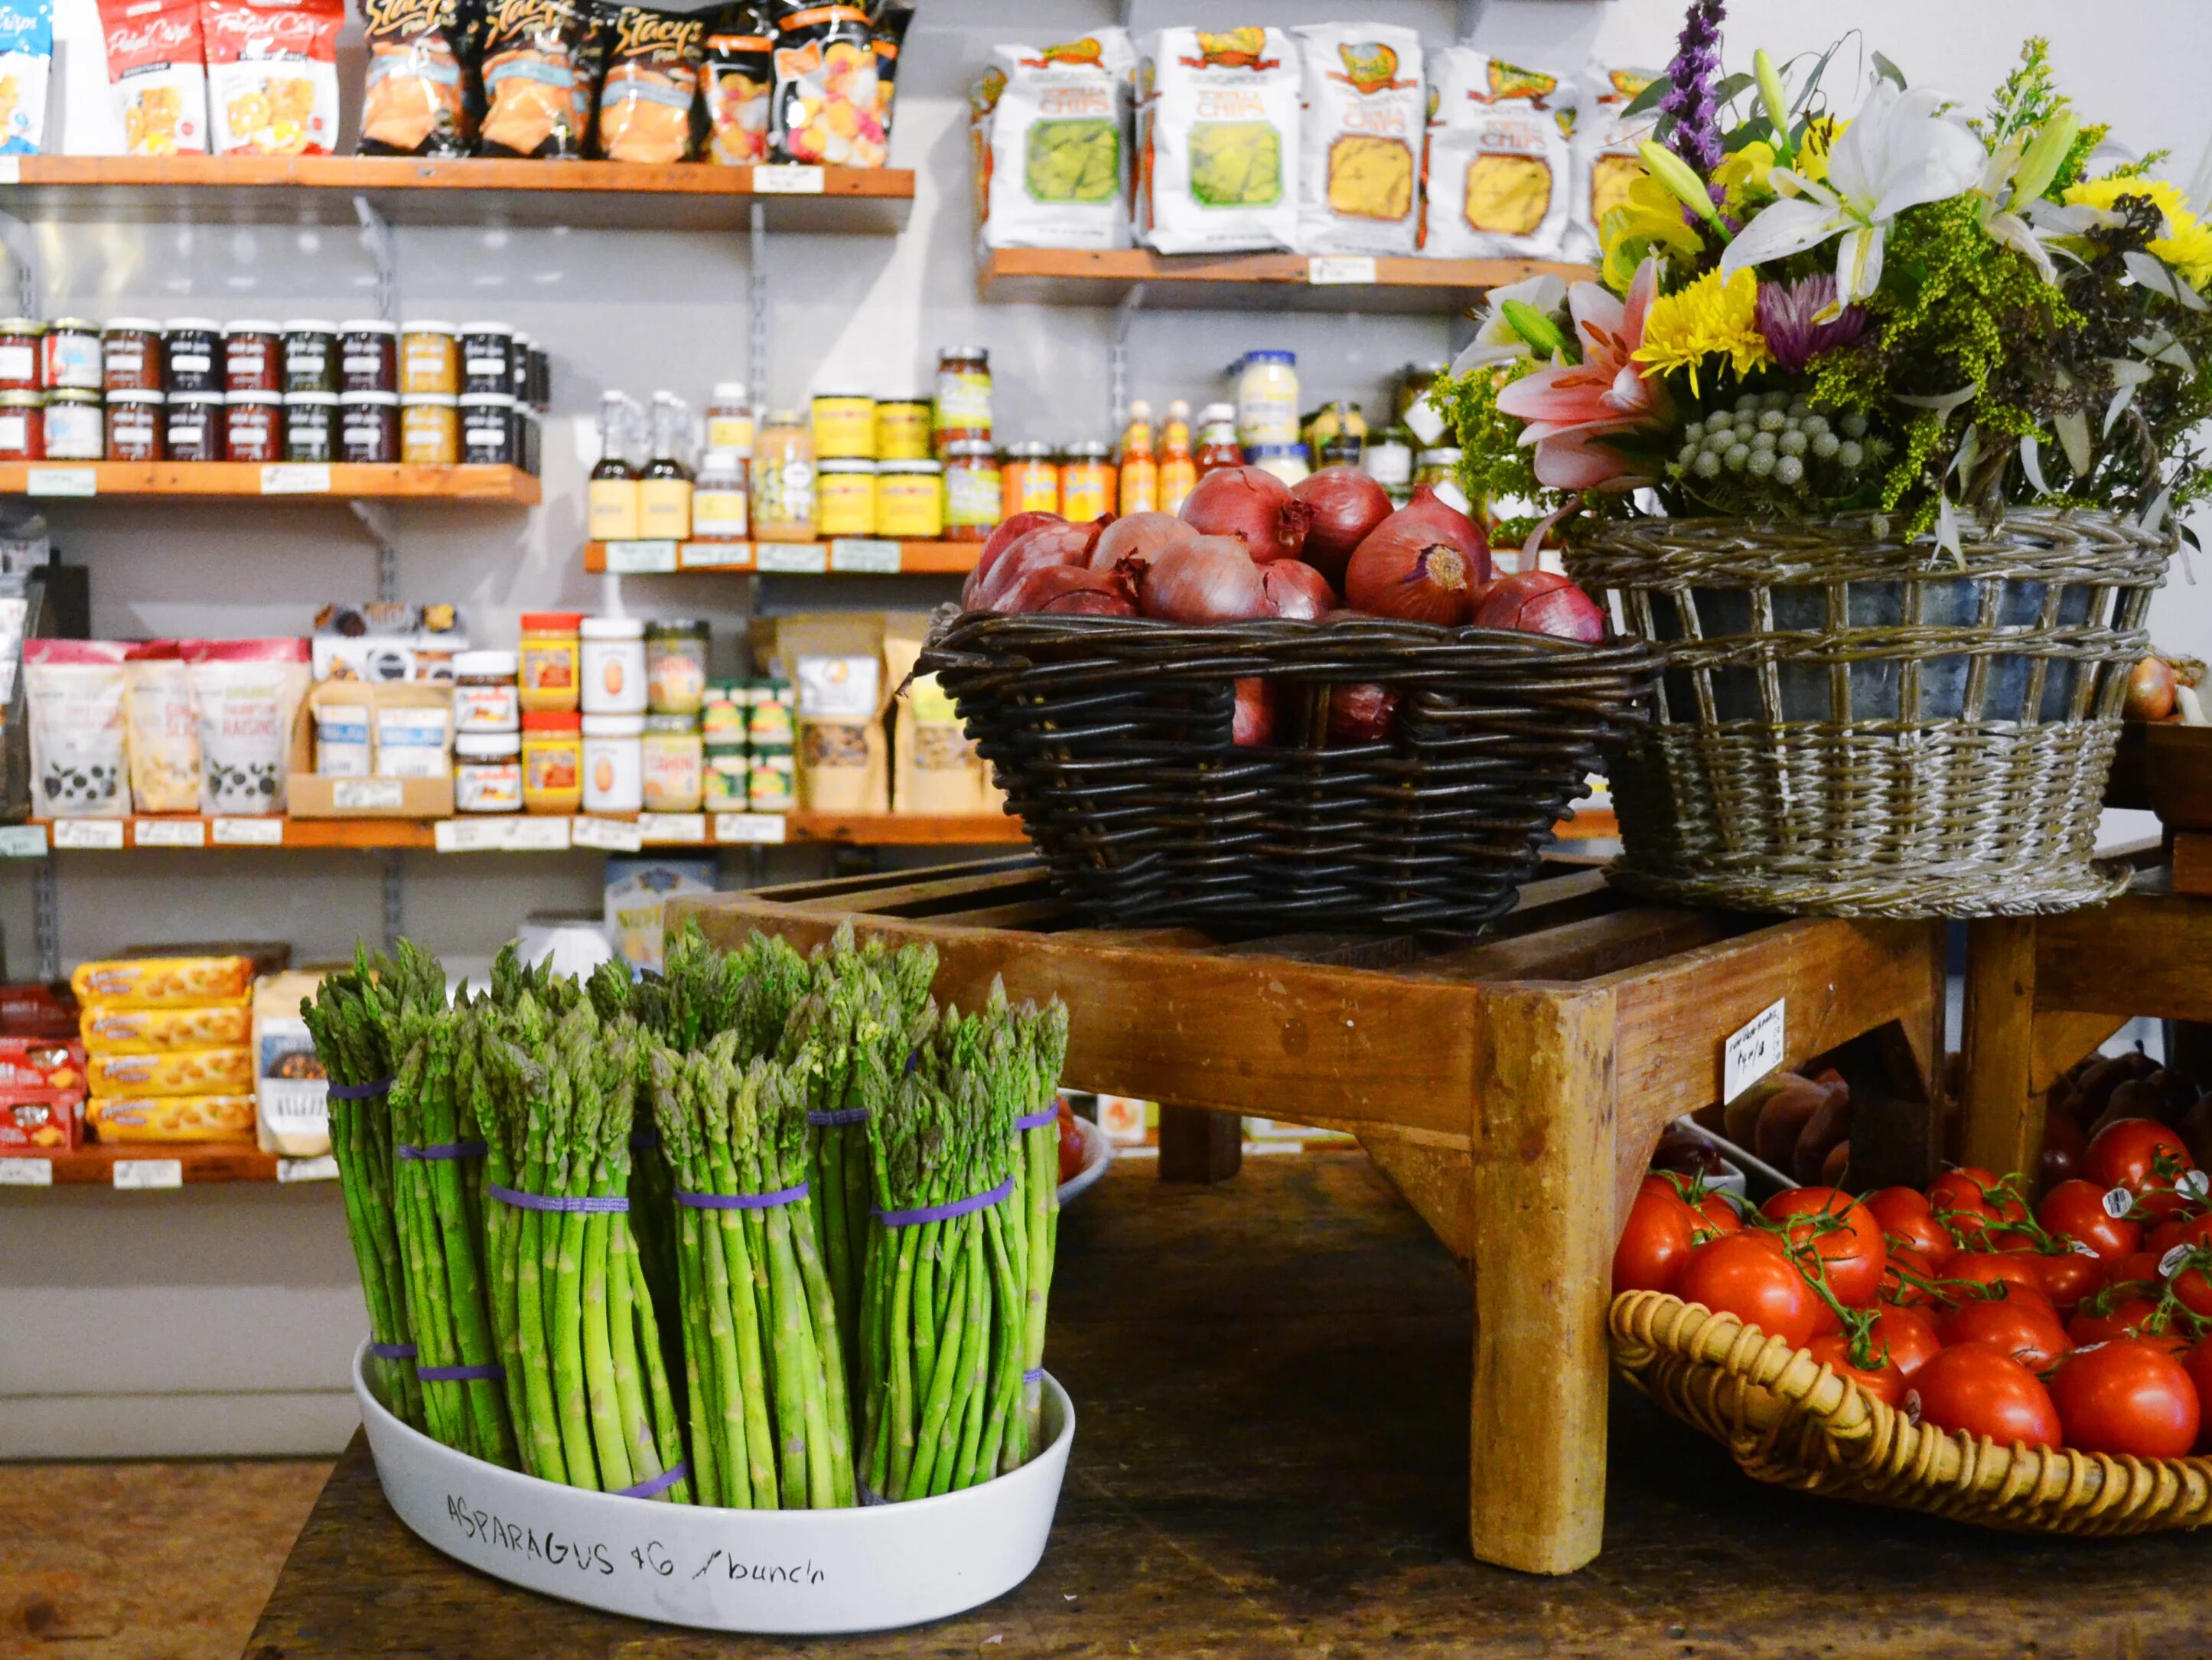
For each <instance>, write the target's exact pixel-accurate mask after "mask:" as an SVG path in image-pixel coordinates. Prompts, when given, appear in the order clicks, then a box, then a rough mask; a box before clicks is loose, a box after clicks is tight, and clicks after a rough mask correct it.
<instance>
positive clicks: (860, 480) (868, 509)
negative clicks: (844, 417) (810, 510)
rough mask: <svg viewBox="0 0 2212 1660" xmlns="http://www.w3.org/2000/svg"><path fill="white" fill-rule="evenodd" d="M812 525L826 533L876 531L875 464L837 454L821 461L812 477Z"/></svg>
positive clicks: (863, 533)
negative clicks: (819, 467)
mask: <svg viewBox="0 0 2212 1660" xmlns="http://www.w3.org/2000/svg"><path fill="white" fill-rule="evenodd" d="M814 489H815V502H814V528H815V531H816V532H817V534H819V535H822V536H823V537H830V536H873V535H874V534H875V533H876V464H875V463H874V462H872V461H861V460H855V459H853V458H851V457H849V456H841V457H839V458H837V459H834V460H824V461H823V463H822V464H821V471H820V472H819V474H818V475H817V477H816V479H815V485H814Z"/></svg>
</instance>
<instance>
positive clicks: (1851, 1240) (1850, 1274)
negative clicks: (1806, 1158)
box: [1759, 1188, 1889, 1308]
mask: <svg viewBox="0 0 2212 1660" xmlns="http://www.w3.org/2000/svg"><path fill="white" fill-rule="evenodd" d="M1759 1214H1760V1215H1762V1216H1765V1217H1766V1218H1767V1219H1769V1220H1771V1221H1776V1222H1781V1223H1784V1224H1785V1225H1786V1227H1785V1231H1786V1232H1787V1234H1788V1237H1789V1239H1790V1243H1791V1244H1793V1245H1799V1244H1804V1243H1810V1244H1811V1245H1812V1247H1813V1249H1814V1251H1816V1252H1817V1253H1818V1254H1819V1256H1820V1264H1821V1268H1822V1269H1823V1271H1824V1272H1825V1273H1826V1275H1827V1280H1828V1289H1829V1290H1830V1291H1831V1292H1833V1293H1834V1294H1835V1298H1836V1300H1837V1301H1838V1302H1839V1303H1841V1304H1844V1306H1845V1307H1847V1308H1863V1307H1865V1306H1866V1305H1867V1304H1869V1303H1871V1302H1873V1301H1874V1299H1875V1293H1876V1292H1880V1291H1881V1271H1882V1269H1883V1268H1885V1267H1886V1266H1887V1264H1888V1262H1889V1247H1888V1245H1887V1244H1886V1243H1884V1242H1883V1240H1882V1237H1881V1223H1879V1222H1877V1221H1875V1218H1874V1213H1873V1212H1871V1211H1869V1209H1868V1208H1867V1207H1865V1206H1864V1205H1862V1204H1861V1203H1859V1201H1857V1200H1856V1199H1854V1198H1852V1197H1851V1196H1850V1195H1849V1194H1847V1193H1844V1192H1842V1191H1840V1190H1838V1189H1835V1188H1792V1189H1790V1190H1789V1191H1788V1192H1786V1193H1778V1194H1776V1195H1774V1197H1773V1198H1771V1199H1770V1200H1768V1201H1766V1202H1765V1204H1764V1205H1761V1206H1760V1207H1759Z"/></svg>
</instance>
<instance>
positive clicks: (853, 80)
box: [770, 0, 889, 167]
mask: <svg viewBox="0 0 2212 1660" xmlns="http://www.w3.org/2000/svg"><path fill="white" fill-rule="evenodd" d="M770 7H771V10H772V11H773V14H774V15H775V104H774V106H773V112H772V122H771V136H772V138H773V142H774V143H775V152H776V154H777V155H778V156H779V157H781V159H782V160H784V161H800V162H809V163H812V164H814V165H817V166H821V165H827V166H829V167H881V166H883V164H884V156H885V155H887V154H888V150H889V147H888V145H887V144H886V143H885V142H884V129H883V125H882V123H881V122H879V121H878V119H876V37H875V32H874V31H873V30H872V29H871V28H870V27H868V14H867V13H866V11H864V10H862V9H860V7H858V6H824V5H818V4H817V3H815V0H770Z"/></svg>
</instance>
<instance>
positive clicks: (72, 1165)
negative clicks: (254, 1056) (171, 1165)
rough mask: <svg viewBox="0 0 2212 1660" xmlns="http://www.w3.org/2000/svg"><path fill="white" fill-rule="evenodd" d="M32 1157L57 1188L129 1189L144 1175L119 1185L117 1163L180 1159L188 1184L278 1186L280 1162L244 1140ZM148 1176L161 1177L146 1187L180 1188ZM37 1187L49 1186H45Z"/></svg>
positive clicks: (83, 1150) (135, 1145)
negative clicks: (39, 1161)
mask: <svg viewBox="0 0 2212 1660" xmlns="http://www.w3.org/2000/svg"><path fill="white" fill-rule="evenodd" d="M31 1156H32V1157H36V1158H45V1159H46V1160H47V1161H48V1162H49V1163H51V1164H52V1171H51V1174H52V1178H53V1179H52V1185H53V1186H55V1187H100V1188H109V1187H124V1188H128V1187H130V1186H131V1185H132V1181H131V1177H133V1176H134V1175H139V1174H142V1172H137V1171H126V1172H125V1175H124V1178H123V1180H121V1181H120V1182H118V1181H117V1180H116V1177H115V1167H116V1165H118V1164H134V1163H137V1162H140V1161H143V1160H163V1159H169V1160H174V1161H175V1163H176V1164H177V1165H178V1166H179V1168H178V1170H177V1171H176V1175H177V1176H178V1177H179V1180H180V1181H181V1182H184V1183H202V1182H274V1181H275V1180H276V1176H277V1169H276V1166H277V1162H278V1161H277V1159H276V1155H275V1154H274V1153H267V1152H262V1151H261V1150H260V1149H259V1148H258V1147H256V1146H252V1144H251V1143H239V1142H220V1143H217V1142H210V1143H200V1142H186V1141H178V1142H159V1143H156V1142H135V1143H132V1144H130V1145H128V1146H86V1147H78V1148H76V1149H75V1150H74V1151H73V1152H57V1153H50V1154H49V1153H40V1154H34V1155H31ZM143 1174H144V1175H147V1176H152V1177H155V1178H156V1179H155V1180H153V1181H150V1182H148V1183H145V1185H146V1186H149V1187H155V1188H160V1187H172V1186H175V1185H177V1183H173V1182H170V1181H167V1180H166V1179H163V1178H165V1177H167V1174H168V1173H167V1172H166V1171H152V1170H149V1171H144V1172H143ZM7 1185H10V1186H12V1185H16V1184H15V1183H9V1184H7ZM26 1185H27V1184H26ZM38 1185H40V1186H45V1185H46V1183H39V1184H38Z"/></svg>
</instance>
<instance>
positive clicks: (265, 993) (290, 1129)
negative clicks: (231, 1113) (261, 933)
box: [241, 971, 331, 1158]
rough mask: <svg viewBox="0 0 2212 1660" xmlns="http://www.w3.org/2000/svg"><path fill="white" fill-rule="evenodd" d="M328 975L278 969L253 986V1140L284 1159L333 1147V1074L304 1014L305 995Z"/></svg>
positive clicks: (313, 1155)
mask: <svg viewBox="0 0 2212 1660" xmlns="http://www.w3.org/2000/svg"><path fill="white" fill-rule="evenodd" d="M322 979H323V976H321V975H319V974H317V973H313V972H307V971H301V972H295V973H285V974H275V975H271V976H269V977H268V978H267V979H265V980H263V981H262V982H259V983H258V984H257V985H256V986H255V987H254V988H253V1064H254V1069H255V1073H256V1076H255V1078H254V1080H253V1100H254V1106H255V1123H254V1138H253V1139H254V1140H255V1141H256V1142H258V1144H259V1146H260V1147H261V1151H262V1152H273V1153H276V1155H278V1156H279V1157H280V1158H319V1157H320V1156H321V1155H322V1154H324V1153H326V1152H329V1151H330V1150H331V1106H330V1088H331V1085H330V1074H329V1073H327V1072H325V1070H324V1069H323V1062H322V1057H321V1056H319V1055H317V1054H316V1053H315V1040H314V1039H313V1037H309V1036H308V1035H307V1022H306V1021H305V1020H302V1019H301V1018H300V1004H301V1000H303V999H305V998H308V997H312V996H313V995H314V992H315V988H316V987H317V986H319V985H320V984H321V983H322ZM241 1012H242V1011H241Z"/></svg>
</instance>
